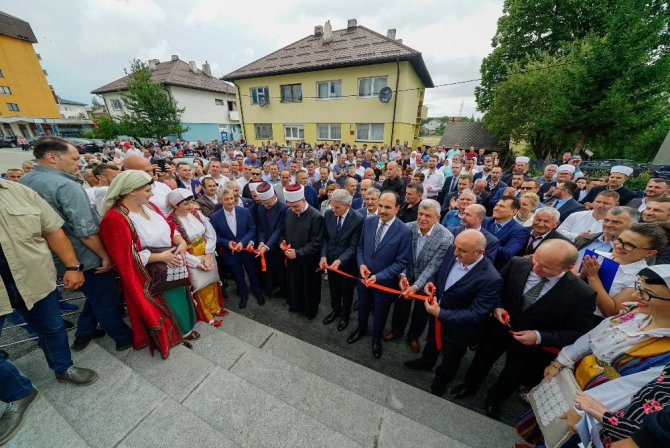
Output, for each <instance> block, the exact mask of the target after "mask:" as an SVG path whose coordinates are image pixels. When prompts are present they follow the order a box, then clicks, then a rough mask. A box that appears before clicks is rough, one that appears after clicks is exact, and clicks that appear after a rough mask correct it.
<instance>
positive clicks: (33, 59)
mask: <svg viewBox="0 0 670 448" xmlns="http://www.w3.org/2000/svg"><path fill="white" fill-rule="evenodd" d="M36 43H37V38H36V37H35V34H34V33H33V30H32V28H31V27H30V24H29V23H28V22H26V21H24V20H21V19H19V18H17V17H14V16H11V15H9V14H5V13H3V12H0V136H19V135H21V136H24V137H26V138H30V137H36V136H39V135H44V134H55V133H57V132H58V127H57V125H56V123H55V121H54V120H55V119H58V118H60V113H59V111H58V105H57V104H56V98H55V95H54V93H53V90H52V88H51V86H50V85H49V83H48V82H47V78H46V74H45V71H44V70H43V69H42V66H41V65H40V57H39V55H38V54H37V53H36V52H35V49H34V47H33V45H34V44H36Z"/></svg>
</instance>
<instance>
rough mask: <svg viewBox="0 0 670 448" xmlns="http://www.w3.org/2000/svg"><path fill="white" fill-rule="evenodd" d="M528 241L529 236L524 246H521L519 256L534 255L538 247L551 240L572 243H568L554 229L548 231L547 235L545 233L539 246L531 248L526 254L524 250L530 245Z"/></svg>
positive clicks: (529, 235)
mask: <svg viewBox="0 0 670 448" xmlns="http://www.w3.org/2000/svg"><path fill="white" fill-rule="evenodd" d="M530 239H531V234H528V238H526V244H525V245H524V246H523V251H522V252H521V255H532V254H534V253H535V251H536V250H537V248H538V247H540V246H541V245H543V244H544V243H545V242H547V241H549V240H553V239H557V240H564V241H568V242H569V243H572V241H569V240H568V239H567V238H565V237H564V236H563V235H561V234H560V233H558V231H557V230H556V229H554V230H552V231H550V232H549V233H547V235H546V236H545V237H544V238H542V240H541V241H540V244H538V245H537V246H535V247H534V248H532V249H531V250H530V252H526V248H527V247H528V244H530Z"/></svg>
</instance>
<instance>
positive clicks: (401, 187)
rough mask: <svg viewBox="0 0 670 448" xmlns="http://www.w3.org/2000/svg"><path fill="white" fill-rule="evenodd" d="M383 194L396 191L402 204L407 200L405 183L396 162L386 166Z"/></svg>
mask: <svg viewBox="0 0 670 448" xmlns="http://www.w3.org/2000/svg"><path fill="white" fill-rule="evenodd" d="M381 191H382V193H383V192H385V191H395V193H396V194H397V195H398V197H399V198H400V203H402V202H403V201H404V200H405V181H404V180H402V177H400V167H399V166H398V164H397V163H396V162H389V163H388V164H387V165H386V179H385V180H384V183H382V189H381Z"/></svg>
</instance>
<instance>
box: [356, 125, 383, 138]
mask: <svg viewBox="0 0 670 448" xmlns="http://www.w3.org/2000/svg"><path fill="white" fill-rule="evenodd" d="M356 140H357V141H359V142H382V141H384V123H358V124H357V125H356Z"/></svg>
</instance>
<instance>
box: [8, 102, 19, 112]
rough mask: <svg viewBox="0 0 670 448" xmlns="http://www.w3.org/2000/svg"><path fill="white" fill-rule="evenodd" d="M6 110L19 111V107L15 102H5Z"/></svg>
mask: <svg viewBox="0 0 670 448" xmlns="http://www.w3.org/2000/svg"><path fill="white" fill-rule="evenodd" d="M7 110H9V111H10V112H21V108H20V107H19V105H18V104H16V103H7Z"/></svg>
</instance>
